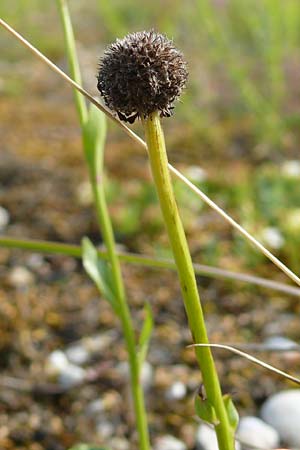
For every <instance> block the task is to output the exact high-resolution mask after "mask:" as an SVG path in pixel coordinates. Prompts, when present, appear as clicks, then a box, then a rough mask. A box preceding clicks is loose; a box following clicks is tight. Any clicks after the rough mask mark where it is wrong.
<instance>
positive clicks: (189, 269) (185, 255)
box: [144, 112, 234, 450]
mask: <svg viewBox="0 0 300 450" xmlns="http://www.w3.org/2000/svg"><path fill="white" fill-rule="evenodd" d="M144 127H145V132H146V142H147V145H148V153H149V159H150V164H151V170H152V175H153V178H154V183H155V186H156V190H157V194H158V197H159V202H160V207H161V210H162V213H163V217H164V221H165V225H166V228H167V232H168V236H169V240H170V244H171V247H172V250H173V254H174V259H175V263H176V265H177V271H178V275H179V280H180V285H181V290H182V295H183V300H184V306H185V310H186V314H187V317H188V321H189V327H190V330H191V333H192V336H193V340H194V343H195V344H196V343H203V344H208V337H207V332H206V327H205V322H204V317H203V312H202V307H201V303H200V298H199V293H198V288H197V283H196V278H195V273H194V269H193V264H192V259H191V256H190V252H189V249H188V244H187V240H186V237H185V233H184V229H183V225H182V222H181V219H180V216H179V212H178V208H177V205H176V201H175V196H174V192H173V187H172V183H171V178H170V173H169V169H168V158H167V152H166V148H165V141H164V135H163V131H162V128H161V124H160V119H159V115H158V113H157V112H155V113H153V114H151V115H150V116H149V118H148V119H146V120H144ZM195 352H196V357H197V360H198V363H199V367H200V369H201V372H202V377H203V383H204V386H205V389H206V394H207V399H208V401H209V402H210V404H211V405H213V407H214V409H215V411H216V414H217V417H218V419H219V421H220V423H219V424H218V425H216V427H215V430H216V434H217V438H218V443H219V447H220V450H233V449H234V437H233V434H234V433H233V431H232V428H231V426H230V424H229V420H228V415H227V412H226V409H225V405H224V401H223V397H222V392H221V388H220V383H219V379H218V375H217V371H216V368H215V365H214V361H213V358H212V354H211V351H210V348H208V347H201V348H200V347H196V349H195Z"/></svg>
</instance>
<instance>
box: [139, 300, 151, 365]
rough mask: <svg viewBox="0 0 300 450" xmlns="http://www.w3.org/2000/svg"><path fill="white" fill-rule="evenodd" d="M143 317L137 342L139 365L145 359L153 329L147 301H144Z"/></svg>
mask: <svg viewBox="0 0 300 450" xmlns="http://www.w3.org/2000/svg"><path fill="white" fill-rule="evenodd" d="M144 309H145V319H144V322H143V326H142V330H141V333H140V337H139V342H138V352H139V363H140V367H142V366H143V363H144V361H145V359H146V356H147V352H148V347H149V341H150V337H151V333H152V330H153V315H152V310H151V306H150V305H149V303H146V305H145V308H144Z"/></svg>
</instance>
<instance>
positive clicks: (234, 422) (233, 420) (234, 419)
mask: <svg viewBox="0 0 300 450" xmlns="http://www.w3.org/2000/svg"><path fill="white" fill-rule="evenodd" d="M223 400H224V405H225V409H226V412H227V416H228V421H229V424H230V426H231V428H232V430H233V431H235V430H236V429H237V426H238V424H239V413H238V412H237V409H236V407H235V406H234V403H233V401H232V399H231V397H230V395H229V394H226V395H223Z"/></svg>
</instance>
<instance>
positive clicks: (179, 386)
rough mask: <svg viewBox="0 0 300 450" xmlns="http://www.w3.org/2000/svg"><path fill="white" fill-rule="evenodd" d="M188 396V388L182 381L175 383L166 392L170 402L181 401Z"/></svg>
mask: <svg viewBox="0 0 300 450" xmlns="http://www.w3.org/2000/svg"><path fill="white" fill-rule="evenodd" d="M185 396H186V386H185V384H184V383H182V382H181V381H176V382H175V383H173V384H172V385H171V386H170V387H169V389H168V390H167V392H166V398H167V399H168V400H181V399H182V398H184V397H185Z"/></svg>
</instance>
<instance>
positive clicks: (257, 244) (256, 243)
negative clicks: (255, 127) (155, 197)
mask: <svg viewBox="0 0 300 450" xmlns="http://www.w3.org/2000/svg"><path fill="white" fill-rule="evenodd" d="M0 25H2V26H3V28H5V29H6V30H7V31H8V32H9V33H11V34H12V35H13V36H14V37H15V38H16V39H17V40H18V41H19V42H21V43H22V44H23V45H24V46H25V47H27V48H28V49H29V50H30V51H31V52H32V53H33V54H34V55H35V56H37V57H38V58H39V59H40V60H41V61H43V62H44V63H45V64H47V66H48V67H50V68H51V69H52V70H53V71H54V72H56V73H57V74H59V75H60V76H61V77H62V78H63V79H64V80H65V81H67V83H69V84H70V85H71V86H72V87H73V88H75V89H77V90H78V92H80V93H81V94H82V95H84V96H85V97H86V98H87V99H88V100H89V101H90V102H92V103H93V104H94V105H95V106H96V107H97V108H99V109H100V110H101V111H103V112H104V113H105V114H106V115H107V116H108V117H109V118H110V119H111V120H113V121H114V122H115V123H116V124H117V125H118V126H120V127H121V128H122V129H123V130H124V131H125V132H126V133H127V134H128V136H129V137H131V138H132V139H133V140H134V141H135V142H136V143H138V144H139V145H141V146H142V147H143V148H145V149H146V150H147V145H146V143H145V142H144V141H143V140H142V139H141V138H140V137H139V136H137V135H136V134H135V133H134V132H133V131H132V130H130V128H128V127H127V126H126V125H124V124H123V123H122V122H121V121H120V120H118V119H117V118H116V117H115V116H114V115H113V113H112V112H111V111H110V110H109V109H108V108H106V107H105V106H104V105H102V104H101V103H100V102H99V101H97V100H96V99H95V98H94V97H93V96H92V95H91V94H89V93H88V92H87V91H86V90H85V89H83V87H82V86H80V85H79V84H77V83H76V82H75V81H74V80H72V78H70V77H69V76H68V75H67V74H65V73H64V72H63V71H62V70H61V69H59V67H57V66H56V65H55V64H54V63H53V62H52V61H50V60H49V59H48V58H47V57H46V56H44V55H43V54H42V53H41V52H40V51H39V50H37V49H36V48H35V47H34V46H33V45H32V44H30V43H29V42H28V41H27V40H26V39H25V38H23V37H22V36H21V35H20V34H19V33H18V32H17V31H16V30H14V29H13V28H12V27H11V26H10V25H8V24H7V23H6V22H5V21H4V20H3V19H1V18H0ZM168 167H169V169H170V171H171V172H172V173H173V174H174V175H175V176H176V177H177V178H179V179H180V180H181V181H183V183H185V184H186V185H187V186H188V187H189V188H190V189H191V190H192V191H193V192H195V193H196V194H197V195H198V196H199V197H200V198H201V199H202V200H203V201H204V202H205V203H206V204H207V205H209V206H210V207H211V208H212V209H213V210H214V211H216V212H217V213H218V214H219V215H220V216H222V217H223V219H225V220H226V221H227V222H228V223H229V224H230V225H231V226H232V227H233V228H234V229H235V230H237V231H238V232H239V233H240V234H242V235H243V236H244V237H245V238H246V239H247V240H248V241H250V242H251V243H252V244H253V245H254V246H255V247H256V248H257V249H258V250H259V251H260V252H262V253H263V254H264V255H265V256H266V257H267V258H268V259H269V260H270V261H272V262H273V263H274V264H275V265H276V266H277V267H278V268H279V269H280V270H281V271H282V272H284V273H285V274H286V275H287V276H288V277H289V278H290V279H291V280H293V281H294V282H295V283H296V284H297V285H298V286H300V278H299V277H298V276H297V275H296V274H295V273H294V272H292V271H291V270H290V269H289V268H288V267H287V266H286V265H285V264H283V263H282V262H281V261H280V260H279V259H278V258H276V256H274V255H273V254H272V253H271V252H270V251H269V250H268V249H266V248H265V247H264V246H263V245H262V244H261V243H260V242H259V241H258V240H257V239H255V238H254V237H253V236H252V235H251V234H250V233H248V231H246V230H245V229H244V228H243V227H242V226H241V225H239V224H238V223H237V222H236V221H235V220H234V219H233V218H232V217H230V216H229V215H228V214H227V213H226V212H225V211H224V210H223V209H221V208H220V207H219V206H218V205H216V203H215V202H213V201H212V200H211V199H210V198H209V197H208V196H207V195H206V194H204V192H202V191H201V190H200V189H199V188H198V187H196V186H195V185H194V184H193V183H191V181H189V180H188V179H187V178H186V177H185V176H184V175H183V174H182V173H180V172H179V171H178V170H177V169H175V167H173V166H172V165H171V164H170V163H169V164H168Z"/></svg>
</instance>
